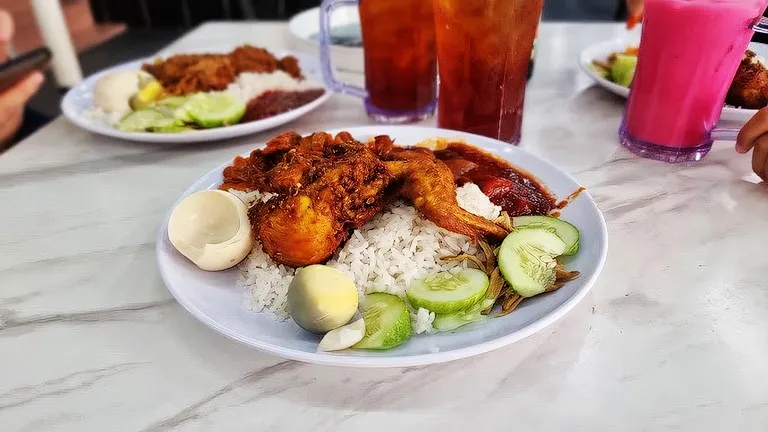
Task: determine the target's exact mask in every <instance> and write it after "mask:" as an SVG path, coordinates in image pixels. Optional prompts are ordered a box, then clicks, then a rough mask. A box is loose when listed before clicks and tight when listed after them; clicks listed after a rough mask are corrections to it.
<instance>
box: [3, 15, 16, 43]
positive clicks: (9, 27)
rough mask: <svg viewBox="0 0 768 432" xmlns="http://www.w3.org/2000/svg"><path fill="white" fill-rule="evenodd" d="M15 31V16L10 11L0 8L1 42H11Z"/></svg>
mask: <svg viewBox="0 0 768 432" xmlns="http://www.w3.org/2000/svg"><path fill="white" fill-rule="evenodd" d="M13 31H14V26H13V17H11V14H10V13H8V11H6V10H3V9H0V42H10V41H11V39H12V38H13Z"/></svg>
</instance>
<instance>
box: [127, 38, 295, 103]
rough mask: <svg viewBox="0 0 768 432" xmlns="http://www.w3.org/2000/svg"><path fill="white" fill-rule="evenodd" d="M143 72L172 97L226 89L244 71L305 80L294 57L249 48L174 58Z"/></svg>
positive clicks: (245, 46) (148, 67)
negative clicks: (279, 71) (270, 73)
mask: <svg viewBox="0 0 768 432" xmlns="http://www.w3.org/2000/svg"><path fill="white" fill-rule="evenodd" d="M142 69H143V70H144V71H146V72H148V73H149V74H151V75H152V76H154V77H155V79H157V80H158V81H160V84H162V85H163V87H164V88H165V90H166V91H167V92H168V93H169V94H173V95H185V94H190V93H197V92H205V91H219V90H224V89H226V88H227V86H228V85H229V84H231V83H232V82H233V81H234V80H235V77H237V75H238V74H240V73H243V72H258V73H267V72H274V71H276V70H283V71H285V72H286V73H288V74H290V75H291V76H293V77H295V78H299V79H301V78H303V77H302V75H301V68H299V65H298V60H296V58H295V57H292V56H287V57H284V58H282V59H277V58H276V57H275V56H274V55H272V53H270V52H269V51H267V50H265V49H263V48H257V47H253V46H250V45H243V46H240V47H237V48H235V49H234V50H233V51H232V52H230V53H229V54H193V55H190V54H179V55H174V56H171V57H169V58H167V59H165V60H162V61H157V62H155V63H152V64H145V65H143V66H142Z"/></svg>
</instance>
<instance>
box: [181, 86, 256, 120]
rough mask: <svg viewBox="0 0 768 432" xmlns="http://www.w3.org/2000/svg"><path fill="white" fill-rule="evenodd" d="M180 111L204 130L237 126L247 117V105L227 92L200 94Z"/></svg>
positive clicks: (190, 99) (192, 98) (191, 98)
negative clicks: (236, 124)
mask: <svg viewBox="0 0 768 432" xmlns="http://www.w3.org/2000/svg"><path fill="white" fill-rule="evenodd" d="M179 109H183V110H184V111H185V112H186V113H187V114H188V115H189V117H190V118H191V119H192V121H194V122H195V123H196V124H197V125H199V126H200V127H203V128H215V127H220V126H227V125H231V124H235V123H237V122H239V121H240V119H241V118H243V115H245V103H244V102H243V101H241V100H240V99H238V98H236V97H235V96H233V95H231V94H229V93H227V92H219V93H198V94H196V95H194V96H191V97H190V98H189V100H188V101H187V102H186V103H185V104H184V105H183V106H182V107H181V108H179Z"/></svg>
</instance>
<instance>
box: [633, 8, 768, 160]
mask: <svg viewBox="0 0 768 432" xmlns="http://www.w3.org/2000/svg"><path fill="white" fill-rule="evenodd" d="M766 4H768V0H646V2H645V17H644V20H643V30H642V36H641V39H640V54H639V57H638V64H637V70H636V72H635V77H634V81H633V82H632V90H631V92H630V96H629V101H628V102H627V108H626V112H625V113H624V121H623V124H622V127H621V129H620V131H619V135H620V138H621V141H622V143H623V144H624V145H625V146H626V147H628V148H629V149H630V150H632V151H633V152H634V153H636V154H638V155H640V156H643V157H650V158H653V159H659V160H664V161H668V162H678V161H690V160H699V159H701V158H702V157H703V156H704V155H706V154H707V152H709V149H710V148H711V146H712V140H711V139H710V132H711V131H712V129H713V128H714V126H715V124H716V123H717V120H718V118H719V117H720V111H722V109H723V102H724V101H725V94H726V93H727V91H728V87H730V85H731V81H732V80H733V76H734V75H735V74H736V69H737V68H738V66H739V62H740V61H741V58H742V56H743V55H744V52H745V51H746V49H747V44H749V40H750V38H751V37H752V34H753V32H754V30H753V29H752V27H753V25H754V24H755V23H757V22H758V21H759V19H760V17H761V15H762V14H763V10H765V7H766Z"/></svg>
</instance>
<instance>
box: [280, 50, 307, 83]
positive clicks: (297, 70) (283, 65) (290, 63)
mask: <svg viewBox="0 0 768 432" xmlns="http://www.w3.org/2000/svg"><path fill="white" fill-rule="evenodd" d="M280 69H281V70H284V71H285V73H287V74H288V75H290V76H292V77H294V78H296V79H304V76H303V75H302V74H301V67H300V66H299V60H298V59H297V58H296V57H294V56H285V57H283V58H282V59H280Z"/></svg>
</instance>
